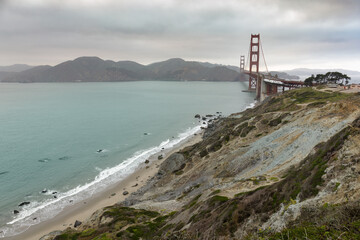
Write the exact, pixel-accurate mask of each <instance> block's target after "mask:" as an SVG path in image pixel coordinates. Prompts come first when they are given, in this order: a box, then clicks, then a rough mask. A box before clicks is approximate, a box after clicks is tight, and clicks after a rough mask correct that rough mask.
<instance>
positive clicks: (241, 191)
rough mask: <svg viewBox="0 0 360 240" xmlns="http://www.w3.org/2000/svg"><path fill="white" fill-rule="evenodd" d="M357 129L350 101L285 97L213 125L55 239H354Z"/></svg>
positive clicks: (359, 157)
mask: <svg viewBox="0 0 360 240" xmlns="http://www.w3.org/2000/svg"><path fill="white" fill-rule="evenodd" d="M359 127H360V96H359V95H345V94H340V93H329V92H320V91H317V90H315V89H309V88H304V89H298V90H294V91H289V92H287V93H285V94H283V95H279V96H276V97H273V98H271V99H269V100H268V101H266V102H264V103H262V104H261V105H259V106H257V107H256V108H254V109H248V110H246V111H244V112H242V113H238V114H233V115H231V116H229V117H227V118H223V119H220V120H218V121H217V122H215V123H213V124H212V125H210V126H209V128H208V129H206V131H205V133H204V136H203V141H201V142H199V143H197V144H195V145H193V146H190V147H187V148H185V149H183V150H181V151H180V152H179V153H177V154H176V156H170V157H169V158H168V159H166V160H165V162H163V163H162V165H161V166H160V171H159V173H158V174H157V175H156V176H154V177H153V178H152V179H151V180H149V182H148V183H147V185H146V186H144V187H143V188H141V189H140V190H139V191H137V192H136V193H134V194H132V195H131V196H130V197H128V198H127V199H126V201H124V202H122V203H120V204H119V205H116V206H112V207H109V208H106V209H103V210H99V211H98V212H96V213H94V215H93V217H92V218H91V219H89V221H88V222H87V223H85V224H84V225H83V226H82V228H81V229H80V230H77V231H75V230H67V231H66V232H65V233H63V234H62V235H59V236H57V237H55V239H73V238H71V237H76V238H77V239H93V238H95V237H96V236H98V237H99V239H100V238H101V239H258V238H260V237H262V238H265V239H279V238H280V239H281V238H282V237H283V239H288V238H291V239H294V238H296V237H297V238H305V237H309V238H313V239H319V237H325V238H326V237H327V238H329V239H333V238H335V239H337V238H338V237H340V238H339V239H354V236H355V237H356V236H358V234H360V232H359V226H360V221H359V220H360V205H359V199H360V174H359V173H360V148H359V147H358V146H359V143H360V128H359ZM175 159H176V161H180V162H179V163H178V165H179V166H181V167H178V168H175V169H173V168H169V167H168V166H169V165H170V164H169V162H170V161H172V162H173V161H174V160H175ZM160 213H161V214H160ZM284 237H285V238H284ZM76 238H75V239H76Z"/></svg>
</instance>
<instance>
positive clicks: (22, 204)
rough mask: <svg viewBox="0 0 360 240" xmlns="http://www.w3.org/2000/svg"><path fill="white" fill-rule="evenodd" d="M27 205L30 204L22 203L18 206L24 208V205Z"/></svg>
mask: <svg viewBox="0 0 360 240" xmlns="http://www.w3.org/2000/svg"><path fill="white" fill-rule="evenodd" d="M29 204H30V202H22V203H20V204H19V207H22V206H25V205H29Z"/></svg>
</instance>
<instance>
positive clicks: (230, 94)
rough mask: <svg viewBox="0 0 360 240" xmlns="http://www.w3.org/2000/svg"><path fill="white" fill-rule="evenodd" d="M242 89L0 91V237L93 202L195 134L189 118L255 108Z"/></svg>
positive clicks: (102, 86)
mask: <svg viewBox="0 0 360 240" xmlns="http://www.w3.org/2000/svg"><path fill="white" fill-rule="evenodd" d="M244 89H246V84H244V83H239V82H225V83H218V82H160V81H151V82H123V83H38V84H5V83H3V84H0V152H1V154H0V237H4V236H11V235H15V234H18V233H19V232H22V231H24V230H26V229H27V228H28V227H29V226H31V225H33V224H36V223H38V222H40V221H44V220H46V219H48V218H51V217H53V216H54V215H56V214H57V213H59V211H61V209H63V208H64V207H65V206H67V205H69V204H74V203H76V202H78V201H81V200H84V199H86V198H89V197H91V195H92V194H94V193H95V192H96V191H98V190H99V189H103V188H104V187H106V186H109V185H110V184H112V183H114V182H116V181H119V180H121V179H123V178H124V177H125V176H127V175H128V174H129V173H131V172H132V171H134V169H135V168H136V166H137V165H138V164H139V163H141V162H143V161H145V160H146V159H147V158H148V157H149V156H150V155H152V154H155V153H157V152H159V151H161V148H170V147H172V146H173V145H174V144H176V143H178V142H180V141H181V140H184V139H185V138H187V137H188V136H190V135H193V134H194V133H195V132H197V131H198V130H199V129H200V123H199V122H198V121H197V120H196V119H195V118H194V115H195V114H202V115H205V114H214V113H216V112H222V114H223V115H228V114H230V113H233V112H239V111H242V110H244V109H245V107H247V106H249V105H250V104H252V103H253V102H254V95H253V94H251V93H245V92H242V90H244ZM144 133H146V134H144ZM99 149H102V150H103V151H102V152H100V153H99V152H97V150H99ZM44 189H46V190H47V192H46V193H42V191H43V190H44ZM55 192H56V193H55ZM54 196H56V198H54ZM22 202H30V204H28V205H25V206H22V207H19V206H18V205H19V204H20V203H22ZM14 210H18V211H19V212H20V213H19V214H14V212H13V211H14Z"/></svg>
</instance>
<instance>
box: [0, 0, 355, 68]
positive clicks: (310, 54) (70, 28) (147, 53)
mask: <svg viewBox="0 0 360 240" xmlns="http://www.w3.org/2000/svg"><path fill="white" fill-rule="evenodd" d="M251 33H260V34H261V42H262V46H263V50H264V53H265V58H266V62H267V64H268V67H269V70H281V69H291V68H297V67H309V68H345V69H352V70H358V71H360V0H256V1H254V0H148V1H146V0H141V1H140V0H0V65H11V64H14V63H26V64H31V65H40V64H50V65H56V64H58V63H60V62H63V61H66V60H69V59H74V58H77V57H80V56H99V57H101V58H103V59H111V60H115V61H119V60H133V61H137V62H139V63H142V64H148V63H151V62H155V61H162V60H165V59H168V58H173V57H180V58H184V59H186V60H195V61H209V62H212V63H221V64H231V65H239V57H240V55H245V56H246V57H247V54H248V49H249V43H250V34H251ZM262 66H263V64H262Z"/></svg>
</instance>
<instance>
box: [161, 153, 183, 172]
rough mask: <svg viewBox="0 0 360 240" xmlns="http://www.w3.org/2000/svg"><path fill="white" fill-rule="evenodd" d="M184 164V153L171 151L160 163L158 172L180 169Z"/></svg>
mask: <svg viewBox="0 0 360 240" xmlns="http://www.w3.org/2000/svg"><path fill="white" fill-rule="evenodd" d="M185 166H186V159H185V157H184V155H182V154H181V153H173V154H171V155H170V156H169V157H168V158H167V159H166V160H165V161H164V162H163V163H161V165H160V169H159V173H161V174H162V175H165V174H167V173H174V172H177V171H179V170H182V169H183V168H184V167H185Z"/></svg>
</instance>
